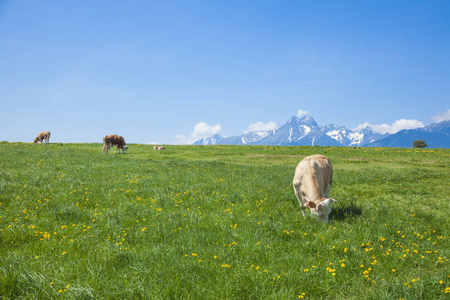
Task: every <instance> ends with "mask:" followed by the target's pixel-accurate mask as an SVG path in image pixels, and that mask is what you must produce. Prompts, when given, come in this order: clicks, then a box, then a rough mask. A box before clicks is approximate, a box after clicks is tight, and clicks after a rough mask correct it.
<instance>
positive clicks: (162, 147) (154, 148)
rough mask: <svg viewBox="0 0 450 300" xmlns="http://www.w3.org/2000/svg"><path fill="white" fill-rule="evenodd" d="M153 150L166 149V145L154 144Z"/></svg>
mask: <svg viewBox="0 0 450 300" xmlns="http://www.w3.org/2000/svg"><path fill="white" fill-rule="evenodd" d="M153 150H166V147H164V146H154V147H153Z"/></svg>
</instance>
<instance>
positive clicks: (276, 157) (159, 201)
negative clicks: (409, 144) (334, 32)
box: [0, 142, 450, 299]
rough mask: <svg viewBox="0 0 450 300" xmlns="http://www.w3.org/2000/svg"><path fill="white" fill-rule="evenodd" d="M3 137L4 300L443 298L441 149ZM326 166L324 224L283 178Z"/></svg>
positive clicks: (0, 276)
mask: <svg viewBox="0 0 450 300" xmlns="http://www.w3.org/2000/svg"><path fill="white" fill-rule="evenodd" d="M128 146H129V150H128V151H127V154H125V155H123V154H114V153H113V152H112V151H111V153H110V154H109V155H104V154H103V153H102V145H101V144H57V143H51V144H49V145H41V144H27V143H6V142H2V143H0V298H1V299H61V298H63V299H299V298H300V299H301V298H303V299H360V298H361V297H362V296H364V298H365V299H448V298H449V296H450V266H449V258H450V250H449V249H450V243H449V238H450V236H449V232H450V230H449V229H450V216H449V213H450V201H449V198H450V196H449V192H450V188H449V187H450V180H449V179H450V172H449V170H450V150H449V149H426V148H425V149H412V148H411V149H396V148H337V147H272V146H270V147H269V146H267V147H263V146H167V147H166V148H167V151H154V150H153V146H150V145H135V144H131V145H128ZM316 153H318V154H323V155H326V156H328V157H329V158H330V160H331V162H332V164H333V169H334V176H333V185H332V188H331V192H330V196H332V197H333V198H335V199H337V200H338V202H336V203H333V204H332V205H331V208H332V212H331V214H330V222H329V223H327V224H324V223H320V222H318V221H317V220H315V219H314V218H313V217H311V214H310V212H309V209H307V217H306V218H303V217H302V215H301V210H300V206H299V203H298V201H297V199H296V198H295V195H294V190H293V187H292V178H293V175H294V169H295V166H296V165H297V163H298V162H299V161H300V160H301V159H302V158H303V157H305V156H307V155H311V154H316Z"/></svg>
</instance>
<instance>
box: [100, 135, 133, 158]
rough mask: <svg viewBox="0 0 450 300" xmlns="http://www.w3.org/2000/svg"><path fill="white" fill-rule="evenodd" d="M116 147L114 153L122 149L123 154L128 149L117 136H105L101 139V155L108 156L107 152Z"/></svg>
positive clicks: (122, 139)
mask: <svg viewBox="0 0 450 300" xmlns="http://www.w3.org/2000/svg"><path fill="white" fill-rule="evenodd" d="M112 146H116V153H117V151H119V154H120V150H119V149H122V153H123V154H125V151H126V150H127V149H128V147H127V144H126V143H125V139H124V138H123V137H122V136H120V135H117V134H111V135H106V136H105V137H104V138H103V153H105V154H108V150H109V149H110V148H111V147H112Z"/></svg>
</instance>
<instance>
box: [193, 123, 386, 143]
mask: <svg viewBox="0 0 450 300" xmlns="http://www.w3.org/2000/svg"><path fill="white" fill-rule="evenodd" d="M382 137H384V135H381V134H378V133H374V132H373V131H372V130H371V129H370V128H368V127H366V128H364V129H362V130H359V131H351V130H349V129H347V128H345V127H344V126H339V125H333V124H330V125H326V126H324V127H320V126H319V125H318V124H317V123H316V121H315V120H314V119H313V118H312V117H310V116H305V117H303V118H301V119H300V118H298V117H295V116H294V117H292V118H290V119H289V120H288V121H287V122H286V123H284V124H283V125H281V126H279V127H277V128H275V129H274V130H269V131H266V132H249V133H247V134H243V135H240V136H233V137H226V138H224V137H222V136H220V135H218V134H216V135H214V136H212V137H209V138H205V139H201V140H198V141H196V142H195V143H194V145H219V144H220V145H278V146H311V145H313V146H314V145H317V146H364V145H366V144H369V143H371V142H373V141H376V140H378V139H380V138H382Z"/></svg>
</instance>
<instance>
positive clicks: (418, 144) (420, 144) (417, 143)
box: [413, 140, 428, 148]
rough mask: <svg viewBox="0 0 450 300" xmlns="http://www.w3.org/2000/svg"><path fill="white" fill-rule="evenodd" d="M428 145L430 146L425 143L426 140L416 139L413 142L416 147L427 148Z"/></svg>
mask: <svg viewBox="0 0 450 300" xmlns="http://www.w3.org/2000/svg"><path fill="white" fill-rule="evenodd" d="M426 146H428V144H427V143H425V140H415V141H414V142H413V147H414V148H425V147H426Z"/></svg>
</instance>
